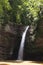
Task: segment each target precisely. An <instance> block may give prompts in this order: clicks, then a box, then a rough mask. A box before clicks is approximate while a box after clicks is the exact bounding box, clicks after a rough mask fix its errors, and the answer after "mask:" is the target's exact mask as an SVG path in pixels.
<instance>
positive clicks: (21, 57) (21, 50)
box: [17, 26, 29, 60]
mask: <svg viewBox="0 0 43 65" xmlns="http://www.w3.org/2000/svg"><path fill="white" fill-rule="evenodd" d="M28 28H29V26H27V27H26V29H25V31H24V32H23V35H22V39H21V43H20V48H19V52H18V58H17V60H23V50H24V43H25V37H26V33H27V30H28Z"/></svg>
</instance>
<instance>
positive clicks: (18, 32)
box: [0, 24, 25, 60]
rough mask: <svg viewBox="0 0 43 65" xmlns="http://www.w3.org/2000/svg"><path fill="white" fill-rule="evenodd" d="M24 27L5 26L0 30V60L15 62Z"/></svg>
mask: <svg viewBox="0 0 43 65" xmlns="http://www.w3.org/2000/svg"><path fill="white" fill-rule="evenodd" d="M24 30H25V26H23V25H13V24H7V25H6V26H2V27H1V29H0V60H15V59H17V57H18V50H19V47H20V42H21V38H22V34H23V31H24Z"/></svg>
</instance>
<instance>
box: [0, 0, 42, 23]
mask: <svg viewBox="0 0 43 65" xmlns="http://www.w3.org/2000/svg"><path fill="white" fill-rule="evenodd" d="M40 17H42V18H43V0H0V23H8V22H14V23H19V24H31V23H33V22H35V23H36V22H37V21H38V20H39V19H40Z"/></svg>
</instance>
